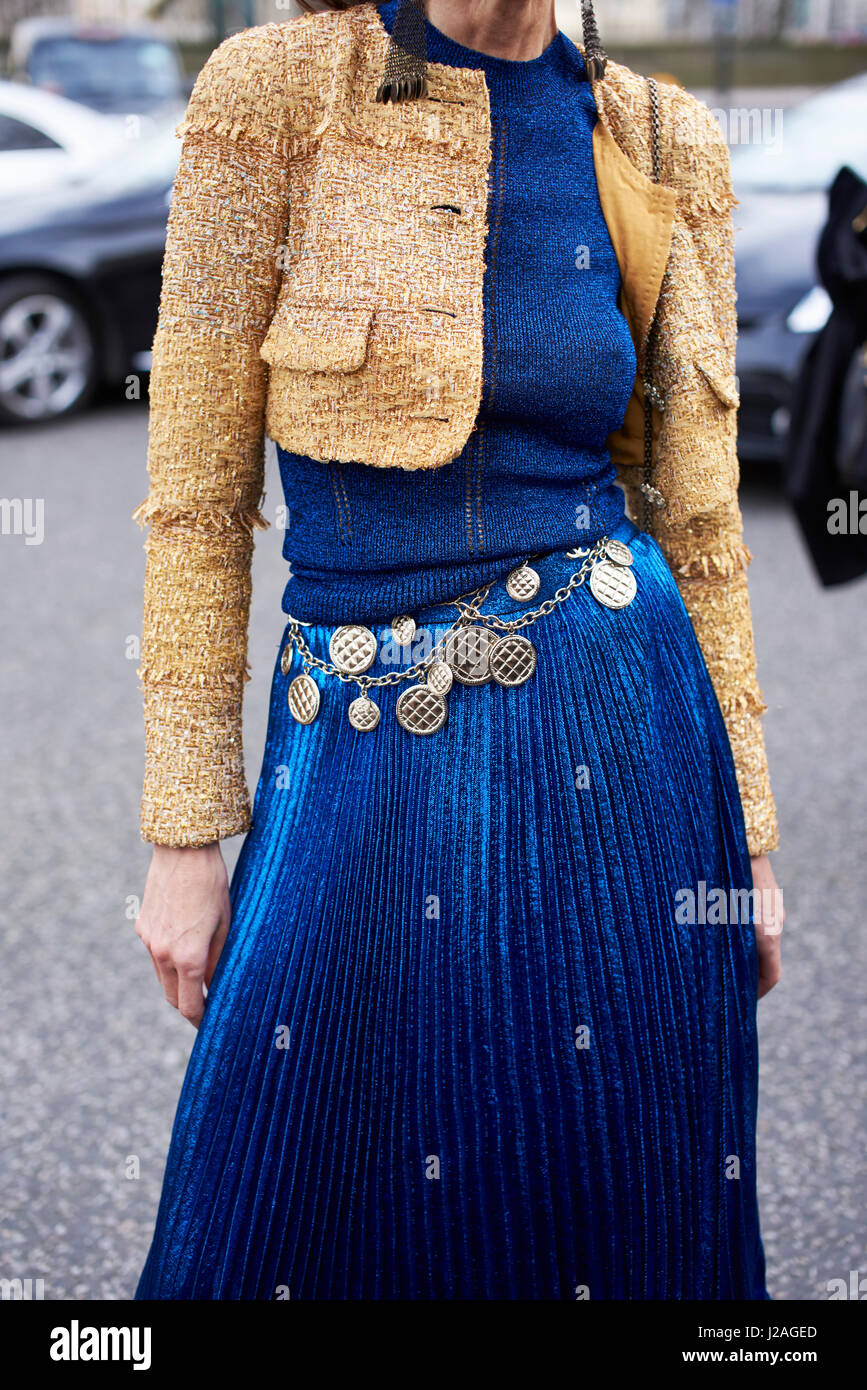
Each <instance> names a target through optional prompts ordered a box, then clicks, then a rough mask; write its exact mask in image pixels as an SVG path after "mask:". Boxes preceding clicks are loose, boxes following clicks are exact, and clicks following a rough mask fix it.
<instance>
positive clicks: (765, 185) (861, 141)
mask: <svg viewBox="0 0 867 1390" xmlns="http://www.w3.org/2000/svg"><path fill="white" fill-rule="evenodd" d="M731 156H732V174H733V177H734V181H735V186H736V187H737V188H741V189H747V188H752V189H759V190H767V191H769V192H775V193H807V192H813V191H823V190H825V189H827V188H828V187H829V186H830V184H831V182H832V180H833V178H834V176H835V174H836V173H837V171H838V170H839V169H840V168H841V167H842V165H844V164H848V165H850V167H851V168H853V169H854V170H855V171H856V173H858V174H860V175H861V177H862V178H867V82H865V81H862V80H859V81H857V82H851V83H850V82H846V83H842V84H841V85H839V86H837V87H832V88H830V89H829V90H828V91H825V92H820V93H819V94H818V95H817V96H815V97H810V98H809V100H807V101H805V102H802V103H801V104H800V105H799V106H793V107H791V108H790V109H789V110H787V111H785V112H784V113H783V118H782V122H781V129H780V132H779V134H778V136H777V138H776V139H774V140H769V141H768V143H766V144H758V143H757V144H752V145H735V146H734V148H733V149H732V152H731Z"/></svg>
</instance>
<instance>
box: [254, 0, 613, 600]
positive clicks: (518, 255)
mask: <svg viewBox="0 0 867 1390" xmlns="http://www.w3.org/2000/svg"><path fill="white" fill-rule="evenodd" d="M396 10H397V0H390V3H388V4H385V5H382V6H381V7H380V11H379V13H380V15H381V17H382V21H383V24H384V25H385V27H386V28H387V29H388V30H389V32H390V31H391V28H392V26H393V24H394V18H395V13H396ZM427 37H428V59H429V61H430V62H433V63H445V64H447V65H449V66H450V67H458V68H461V67H463V68H469V67H472V68H482V69H483V70H484V73H485V78H486V81H487V85H488V90H489V92H490V101H491V125H492V132H491V146H492V149H491V168H490V179H489V203H488V225H489V231H488V239H487V244H486V250H485V260H486V269H485V283H484V303H485V327H484V368H483V385H482V403H481V408H480V411H479V415H478V419H477V428H476V429H475V430H474V431H473V432H472V434H471V435H470V437H469V440H468V441H467V444H466V445H465V447H464V449H463V450H462V451H461V453H460V454H459V455H458V456H457V458H455V459H453V460H452V461H451V462H450V463H447V464H444V465H443V466H442V467H440V468H434V469H430V470H421V471H412V472H409V471H404V470H402V469H399V468H372V467H370V466H368V465H366V464H363V463H336V462H334V463H323V462H320V461H317V460H313V459H308V458H303V457H300V456H299V455H297V454H290V453H287V452H286V451H285V450H283V449H281V448H278V450H277V455H278V459H279V464H280V473H281V478H282V482H283V488H284V491H285V495H286V503H287V507H288V514H289V519H288V523H287V530H286V537H285V542H284V546H283V554H284V557H285V558H286V559H287V560H288V561H289V562H290V570H291V577H290V579H289V581H288V583H287V585H286V589H285V593H284V599H283V607H284V609H285V610H286V612H287V613H292V614H293V615H294V616H295V617H297V618H300V619H301V620H302V621H305V622H322V623H329V624H330V623H338V622H351V621H357V622H370V621H374V620H378V619H382V620H388V619H389V618H391V617H394V616H395V615H396V614H398V613H403V612H415V611H417V610H418V609H419V608H420V607H422V606H424V605H425V604H430V603H442V602H444V601H445V600H448V599H450V598H452V597H454V596H455V595H457V594H459V593H464V592H466V591H467V590H468V589H470V588H473V587H475V586H476V585H478V584H481V583H484V582H485V581H487V580H488V579H491V578H494V577H496V576H498V575H501V574H503V573H504V572H505V571H506V570H508V569H509V568H510V567H511V565H512V564H513V563H514V562H516V561H517V560H519V559H521V558H524V557H526V556H527V555H529V554H531V553H538V552H540V551H547V550H553V549H558V548H562V547H569V546H573V545H584V544H587V543H588V542H592V541H593V540H594V539H597V538H598V537H599V536H600V535H602V534H604V533H605V531H607V530H609V529H611V528H612V527H613V526H614V525H615V524H616V522H617V520H618V519H619V518H620V517H622V515H623V509H624V501H623V494H622V492H621V491H620V489H619V488H618V487H617V486H616V484H615V482H614V477H615V472H614V468H613V466H612V464H611V461H610V457H609V453H608V450H607V448H606V444H605V441H606V439H607V437H608V435H609V434H610V433H611V432H612V431H613V430H616V429H618V428H619V427H620V425H621V424H622V423H623V416H624V413H625V411H626V405H627V402H628V400H629V397H630V394H631V392H632V387H633V384H634V381H635V372H636V362H635V351H634V348H633V344H632V339H631V337H630V334H629V329H628V326H627V323H626V320H625V318H624V317H623V315H622V313H621V311H620V309H619V307H618V292H619V289H620V272H619V268H618V265H617V260H616V258H615V255H614V249H613V247H612V244H611V239H610V237H609V234H608V228H607V226H606V224H605V219H604V217H603V215H602V208H601V205H600V202H599V194H598V190H597V186H596V175H595V170H594V165H593V151H592V135H593V126H594V124H595V121H596V107H595V103H594V100H593V94H592V89H591V86H590V83H589V82H587V81H586V79H585V76H584V66H583V61H582V58H581V54H580V52H579V51H578V49H577V48H576V46H575V45H574V44H573V43H572V42H571V41H570V40H569V39H567V38H566V36H565V35H564V34H562V33H559V34H558V35H557V37H556V38H555V39H554V41H553V42H552V43H551V44H550V45H549V47H548V48H547V49H546V50H545V52H544V53H543V54H542V55H541V56H540V57H539V58H535V59H531V60H529V61H520V60H511V59H503V58H491V57H488V56H487V55H486V54H482V53H477V52H475V51H474V50H473V49H469V48H465V47H463V46H462V45H461V44H458V43H455V42H454V41H453V40H452V39H450V38H447V37H446V35H445V34H442V33H441V32H440V31H439V30H438V29H436V28H434V26H433V25H432V24H430V22H429V21H428V25H427ZM588 507H589V525H588V524H587V523H588V510H587V509H588Z"/></svg>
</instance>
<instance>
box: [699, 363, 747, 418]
mask: <svg viewBox="0 0 867 1390" xmlns="http://www.w3.org/2000/svg"><path fill="white" fill-rule="evenodd" d="M695 365H696V367H697V368H698V370H699V372H700V374H701V377H702V378H703V379H704V381H705V382H707V384H708V385H709V386H710V387H711V389H712V390H713V393H714V395H715V396H716V398H717V400H718V401H719V403H720V405H723V406H725V407H726V409H728V410H736V409H737V407H738V406H739V405H740V395H739V393H738V379H737V377H736V376H735V374H734V372H733V371H732V370H731V369H730V368H729V367H726V366H724V365H723V364H722V363H721V362H720V361H719V358H718V357H717V356H716V355H715V354H713V353H703V354H702V355H701V356H700V357H696V359H695Z"/></svg>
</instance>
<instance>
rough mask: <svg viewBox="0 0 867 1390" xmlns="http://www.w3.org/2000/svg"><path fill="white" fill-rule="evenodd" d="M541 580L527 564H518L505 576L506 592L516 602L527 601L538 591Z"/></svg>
mask: <svg viewBox="0 0 867 1390" xmlns="http://www.w3.org/2000/svg"><path fill="white" fill-rule="evenodd" d="M540 583H541V580H540V579H539V576H538V574H537V573H536V571H535V570H534V569H531V568H530V566H529V565H518V567H517V568H516V569H513V570H512V571H511V572H510V573H509V574H508V575H507V576H506V593H507V594H508V595H509V598H513V599H515V600H516V601H517V602H518V603H529V602H530V599H531V598H535V597H536V595H537V594H538V592H539V585H540Z"/></svg>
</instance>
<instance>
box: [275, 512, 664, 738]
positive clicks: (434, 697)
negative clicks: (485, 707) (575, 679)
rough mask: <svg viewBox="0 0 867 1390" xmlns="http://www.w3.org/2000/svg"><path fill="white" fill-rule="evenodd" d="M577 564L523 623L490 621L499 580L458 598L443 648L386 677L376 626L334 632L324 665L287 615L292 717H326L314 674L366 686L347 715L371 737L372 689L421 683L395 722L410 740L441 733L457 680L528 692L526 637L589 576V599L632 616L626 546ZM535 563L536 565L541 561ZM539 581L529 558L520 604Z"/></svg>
mask: <svg viewBox="0 0 867 1390" xmlns="http://www.w3.org/2000/svg"><path fill="white" fill-rule="evenodd" d="M566 555H567V557H568V558H569V559H580V560H581V562H582V563H581V564H580V565H579V567H578V569H576V570H575V571H574V573H573V574H572V575H571V576H570V578H569V579H568V581H567V582H566V583H565V584H564V585H562V587H561V588H559V589H557V591H556V593H555V594H554V595H553V596H552V597H551V598H549V599H546V600H545V601H544V602H543V603H541V604H540V605H539V607H538V608H535V609H533V610H531V611H530V612H527V613H522V614H521V616H520V617H518V618H511V619H504V618H500V617H499V616H498V615H497V614H496V613H483V612H482V609H481V605H482V604H483V603H484V602H485V600H486V598H487V597H488V594H489V593H490V591H491V589H492V588H493V585H494V584H495V583H496V581H495V580H491V581H490V582H489V583H488V584H485V585H483V586H482V587H481V588H479V589H476V590H474V591H473V592H472V593H471V594H463V595H461V596H460V597H459V598H456V599H450V600H449V601H448V606H450V607H454V608H456V609H457V610H458V616H457V617H456V618H455V620H454V622H452V623H451V625H450V626H449V627H448V628H447V629H446V631H445V632H444V633H443V635H442V637H440V639H439V641H438V642H436V644H435V645H434V646H433V647H432V648H431V650H430V651H429V652H427V653H426V654H425V656H424V657H422V658H421V660H419V661H417V662H415V664H414V665H412V666H408V667H406V668H405V669H404V670H401V671H390V672H389V673H388V675H385V676H368V675H366V674H365V672H366V671H368V670H369V668H370V667H371V666H372V665H373V662H374V660H375V658H376V653H377V640H376V637H375V636H374V634H373V632H372V631H371V629H370V628H369V627H365V626H364V625H363V624H361V623H346V624H344V625H343V626H341V627H337V628H335V630H334V632H333V633H332V634H331V638H330V640H329V643H328V655H329V657H330V658H331V660H330V661H323V660H322V659H321V658H320V657H318V656H317V655H316V654H315V652H313V651H312V650H311V648H310V646H309V645H308V643H307V641H306V640H305V638H304V636H303V634H302V632H301V627H302V626H305V627H307V626H309V624H307V623H305V624H302V623H300V622H299V621H298V619H297V618H293V617H292V615H291V614H290V615H289V630H288V636H287V641H286V645H285V647H284V648H283V652H282V655H281V658H280V669H281V670H282V672H283V674H284V676H288V675H289V673H290V671H291V669H292V663H293V660H294V656H295V648H296V647H297V649H298V652H299V653H300V655H301V658H302V671H301V674H300V675H298V676H296V677H295V679H294V680H293V681H292V682H291V683H290V685H289V690H288V701H289V709H290V712H291V714H292V716H293V718H294V719H296V720H297V721H298V723H299V724H312V723H313V720H314V719H315V718H316V716H317V714H318V713H319V706H320V703H321V698H322V696H321V691H320V688H319V686H318V685H317V683H316V681H315V680H314V679H313V677H312V675H311V674H310V672H311V671H313V670H316V671H321V672H322V674H323V675H326V676H330V677H333V678H335V679H337V680H339V681H343V682H344V683H351V684H355V685H357V686H358V690H359V693H358V696H357V697H356V698H355V699H354V700H352V701H351V702H350V704H349V707H348V709H347V715H348V717H349V722H350V724H351V725H352V727H353V728H354V729H357V730H358V731H359V733H369V732H370V730H372V729H375V728H376V726H377V725H378V723H379V720H380V714H381V711H380V708H379V705H378V704H377V703H376V701H375V700H373V699H371V696H370V691H371V690H372V689H376V688H377V687H379V686H386V685H397V684H398V683H399V682H401V681H409V680H414V681H415V684H414V685H412V686H410V687H409V688H408V689H406V690H404V691H402V692H401V694H400V695H399V696H398V699H397V705H396V707H395V714H396V715H397V721H398V723H399V724H400V725H401V727H402V728H404V729H406V730H407V732H408V733H411V734H435V733H436V732H437V730H438V729H441V728H442V726H443V724H444V723H445V722H446V716H447V714H448V705H447V702H446V696H447V695H448V693H449V691H450V690H451V687H452V683H453V681H458V682H460V684H461V685H485V684H487V682H488V681H491V680H494V681H497V682H498V684H500V685H504V686H516V685H523V684H524V683H525V682H526V681H528V680H529V679H530V677H531V676H532V675H534V673H535V670H536V648H535V647H534V646H533V643H532V642H531V641H530V639H529V638H528V637H522V636H520V629H521V628H525V627H530V626H531V625H532V624H533V623H535V622H537V621H538V620H539V618H544V617H547V615H548V614H549V613H551V612H553V610H554V609H555V608H556V607H557V605H558V604H560V603H564V602H565V601H566V599H568V598H570V597H571V596H572V594H573V593H575V591H576V590H577V589H579V588H580V587H581V585H582V584H583V583H584V581H585V580H586V579H587V578H588V576H589V581H590V592H591V593H592V594H593V596H594V598H595V599H597V600H598V602H599V603H601V604H603V605H604V607H606V608H614V609H617V608H625V607H626V605H627V604H629V603H631V602H632V600H633V599H634V597H635V594H636V591H637V584H636V580H635V574H634V572H633V569H632V560H633V557H632V551H631V550H630V549H629V546H628V545H625V544H624V543H623V541H618V540H613V539H611V537H609V536H603V537H602V539H601V540H599V541H597V542H596V544H595V545H594V546H592V547H588V548H582V547H578V548H577V549H575V550H567V551H566ZM531 558H532V559H535V558H537V557H535V556H533V557H531ZM540 585H541V580H540V577H539V575H538V573H537V571H536V570H534V569H533V567H532V565H531V563H530V560H523V561H521V563H520V564H519V565H517V566H516V567H515V568H514V569H512V570H510V572H509V574H508V575H507V577H506V592H507V593H508V595H509V597H510V598H512V599H514V600H515V602H517V603H529V602H530V600H531V599H533V598H535V597H536V595H537V594H538V592H539V588H540ZM390 628H391V632H392V634H393V636H394V639H395V641H396V642H397V644H398V645H399V646H405V645H406V644H407V643H409V642H411V641H412V640H413V638H414V637H415V635H416V632H417V631H418V628H417V625H416V622H415V619H414V618H412V617H411V616H410V615H409V614H406V613H404V614H401V616H400V617H398V618H394V619H393V620H392V622H391V624H390Z"/></svg>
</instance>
